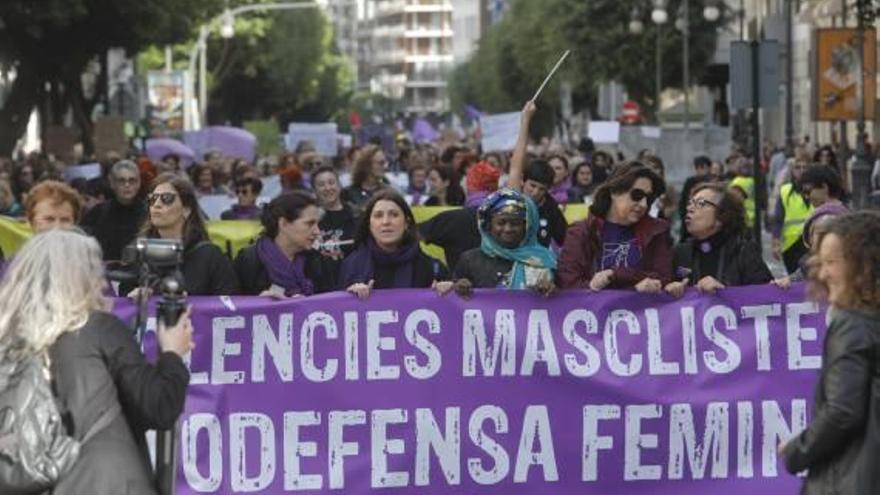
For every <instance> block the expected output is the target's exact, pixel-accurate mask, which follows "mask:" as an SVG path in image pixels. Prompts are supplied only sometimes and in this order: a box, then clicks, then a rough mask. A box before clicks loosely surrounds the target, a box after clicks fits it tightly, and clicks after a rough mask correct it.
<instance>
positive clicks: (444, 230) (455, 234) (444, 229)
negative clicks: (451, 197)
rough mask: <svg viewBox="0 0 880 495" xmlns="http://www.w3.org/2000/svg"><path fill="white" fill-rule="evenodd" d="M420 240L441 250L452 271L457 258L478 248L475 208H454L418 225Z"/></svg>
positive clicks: (478, 235) (478, 231) (478, 238)
mask: <svg viewBox="0 0 880 495" xmlns="http://www.w3.org/2000/svg"><path fill="white" fill-rule="evenodd" d="M419 234H420V235H421V237H422V240H423V241H425V242H427V243H429V244H436V245H438V246H440V247H442V248H443V252H444V254H445V255H446V266H447V267H449V270H450V271H451V270H454V269H455V265H456V264H457V263H458V258H459V257H460V256H461V255H462V253H464V252H465V251H467V250H469V249H473V248H476V247H480V229H479V228H478V227H477V209H476V208H456V209H454V210H447V211H444V212H441V213H438V214H437V215H434V217H432V218H431V219H430V220H428V221H427V222H424V223H422V224H420V225H419Z"/></svg>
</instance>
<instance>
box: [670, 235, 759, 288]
mask: <svg viewBox="0 0 880 495" xmlns="http://www.w3.org/2000/svg"><path fill="white" fill-rule="evenodd" d="M698 249H699V242H698V241H696V240H695V239H688V240H686V241H684V242H682V243H680V244H679V245H677V246H675V250H674V252H673V254H672V274H673V278H675V279H677V280H680V279H682V278H683V276H682V274H681V273H680V270H679V269H680V268H687V269H689V270H690V276H689V279H690V281H691V283H697V282H699V281H700V279H702V278H703V277H705V276H710V277H714V278H715V279H716V280H718V281H719V282H721V283H722V284H724V285H725V286H727V287H736V286H740V285H756V284H766V283H769V282H770V281H771V280H773V274H772V273H770V269H769V268H767V264H766V263H765V262H764V258H763V255H762V254H761V247H760V246H759V245H758V244H757V243H756V242H754V241H752V240H750V239H746V238H743V237H736V238H733V239H730V240H728V241H727V242H725V243H724V245H723V247H721V249H720V250H717V256H718V257H719V261H718V269H717V270H716V271H715V272H713V273H709V271H708V270H706V269H705V268H703V267H701V266H700V263H699V261H698V259H699V256H698V255H697V250H698Z"/></svg>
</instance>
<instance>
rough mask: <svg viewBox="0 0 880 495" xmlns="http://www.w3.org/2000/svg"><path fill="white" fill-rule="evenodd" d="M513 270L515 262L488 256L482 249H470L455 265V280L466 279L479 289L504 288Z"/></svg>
mask: <svg viewBox="0 0 880 495" xmlns="http://www.w3.org/2000/svg"><path fill="white" fill-rule="evenodd" d="M512 268H513V261H511V260H508V259H504V258H495V257H491V256H487V255H486V254H485V253H483V250H482V249H480V248H474V249H470V250H468V251H465V253H464V254H462V255H461V257H460V258H459V259H458V264H457V265H455V276H454V277H453V278H454V279H455V280H458V279H460V278H466V279H468V280H470V281H471V284H473V286H474V288H477V289H495V288H497V287H499V286H503V283H504V281H505V277H506V276H507V275H508V274H509V273H510V270H511V269H512Z"/></svg>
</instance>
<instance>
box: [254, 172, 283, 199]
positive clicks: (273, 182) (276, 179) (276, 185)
mask: <svg viewBox="0 0 880 495" xmlns="http://www.w3.org/2000/svg"><path fill="white" fill-rule="evenodd" d="M260 181H261V182H262V183H263V189H262V191H260V200H259V201H257V203H260V201H263V202H265V203H268V202H269V201H272V200H273V199H275V197H276V196H278V195H279V194H281V176H280V175H270V176H268V177H263V178H262V179H260Z"/></svg>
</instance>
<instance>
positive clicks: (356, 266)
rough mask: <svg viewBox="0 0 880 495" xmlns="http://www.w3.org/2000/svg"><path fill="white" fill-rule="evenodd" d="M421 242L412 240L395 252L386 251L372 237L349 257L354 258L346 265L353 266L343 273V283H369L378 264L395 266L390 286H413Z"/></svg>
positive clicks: (405, 287)
mask: <svg viewBox="0 0 880 495" xmlns="http://www.w3.org/2000/svg"><path fill="white" fill-rule="evenodd" d="M419 251H420V250H419V243H418V242H415V241H413V242H410V243H409V244H404V245H402V246H400V247H399V248H397V250H395V251H394V252H391V253H389V252H386V251H383V250H382V249H380V248H379V246H377V245H376V241H374V240H373V238H372V237H370V238H369V239H368V240H367V243H366V244H365V245H363V246H361V247H359V248H358V249H357V250H355V251H354V252H352V253H351V254H350V255H349V257H350V258H352V260H351V261H350V262H347V263H346V265H348V266H349V267H351V272H350V273H346V274H343V276H342V278H343V285H344V286H346V287H347V286H348V285H351V284H353V283H357V282H360V283H367V282H368V281H370V280H372V279H373V275H374V270H373V267H374V266H376V265H378V266H381V267H390V268H394V282H393V283H392V286H391V287H390V288H394V289H408V288H412V283H413V263H412V262H413V260H415V258H416V255H417V254H419Z"/></svg>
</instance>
